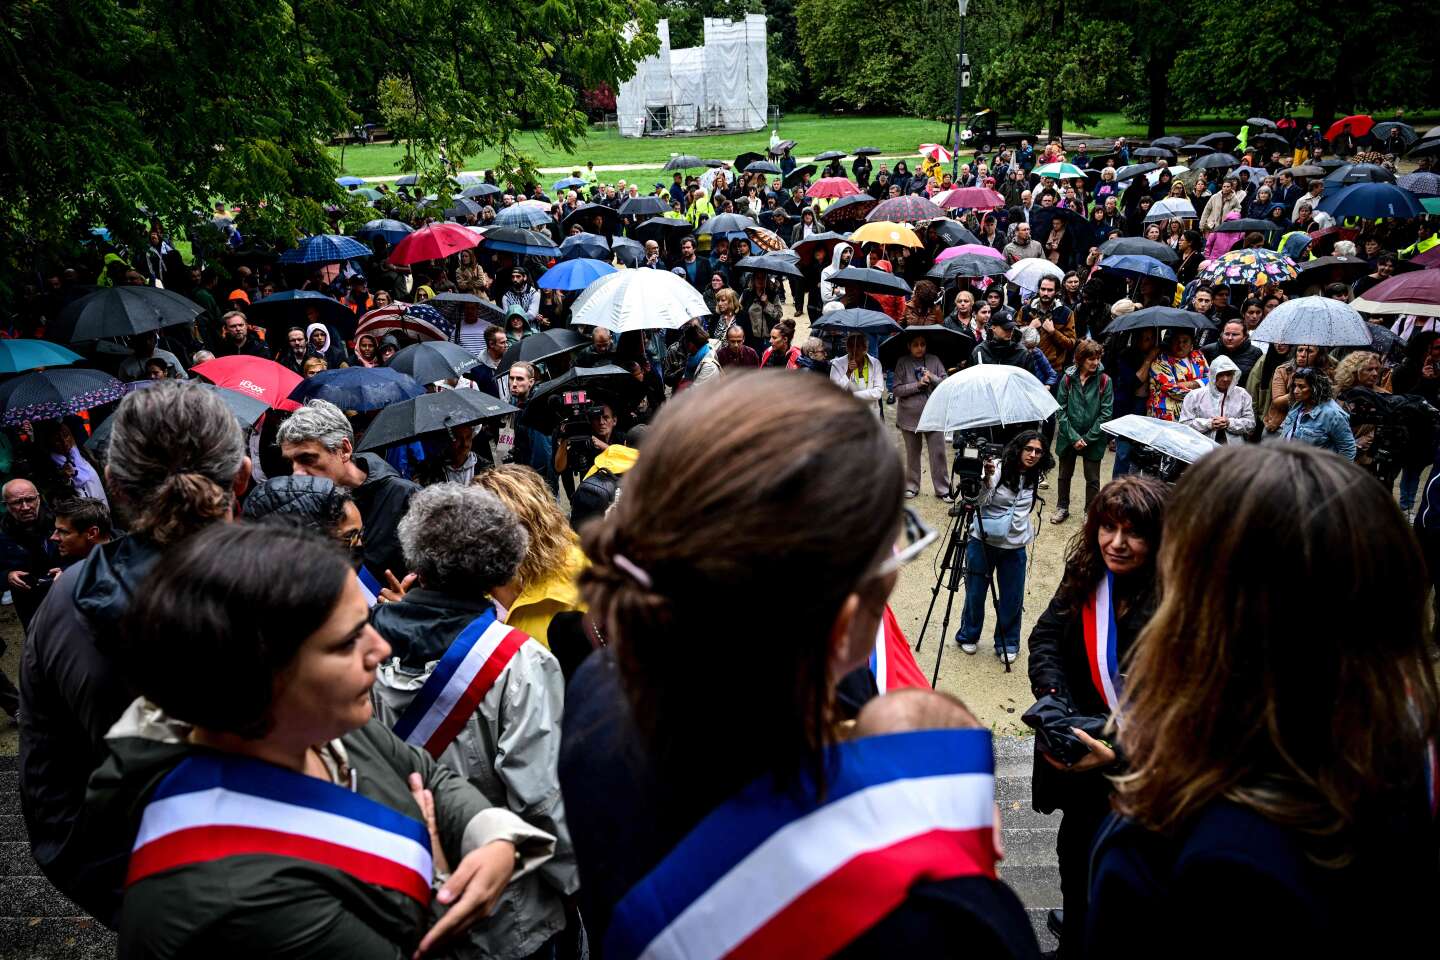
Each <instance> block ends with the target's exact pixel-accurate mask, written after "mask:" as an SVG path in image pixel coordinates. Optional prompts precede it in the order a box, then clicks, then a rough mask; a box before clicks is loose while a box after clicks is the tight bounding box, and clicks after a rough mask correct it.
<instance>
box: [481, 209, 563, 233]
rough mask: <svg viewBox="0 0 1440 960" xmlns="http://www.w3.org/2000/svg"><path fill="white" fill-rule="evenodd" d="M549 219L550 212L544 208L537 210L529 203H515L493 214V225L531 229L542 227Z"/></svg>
mask: <svg viewBox="0 0 1440 960" xmlns="http://www.w3.org/2000/svg"><path fill="white" fill-rule="evenodd" d="M550 220H551V217H550V214H549V213H547V212H546V211H544V210H537V209H536V208H535V207H532V206H530V205H529V204H520V203H517V204H515V205H513V206H509V207H506V208H505V209H503V210H501V211H500V212H499V213H497V214H495V226H497V227H518V228H519V229H521V230H531V229H533V228H535V227H543V226H544V225H545V224H547V223H549V222H550Z"/></svg>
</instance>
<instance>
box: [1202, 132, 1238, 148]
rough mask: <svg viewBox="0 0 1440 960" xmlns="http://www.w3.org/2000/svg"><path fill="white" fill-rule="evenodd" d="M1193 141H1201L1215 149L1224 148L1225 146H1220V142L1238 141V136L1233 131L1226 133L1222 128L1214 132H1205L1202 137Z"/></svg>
mask: <svg viewBox="0 0 1440 960" xmlns="http://www.w3.org/2000/svg"><path fill="white" fill-rule="evenodd" d="M1195 142H1196V143H1203V144H1205V145H1207V146H1211V147H1214V148H1215V149H1217V150H1224V149H1225V148H1224V147H1222V146H1221V144H1222V143H1239V142H1240V138H1239V137H1238V136H1236V135H1235V134H1233V133H1226V132H1225V131H1223V130H1222V131H1219V132H1216V133H1207V134H1205V136H1203V137H1198V138H1196V140H1195Z"/></svg>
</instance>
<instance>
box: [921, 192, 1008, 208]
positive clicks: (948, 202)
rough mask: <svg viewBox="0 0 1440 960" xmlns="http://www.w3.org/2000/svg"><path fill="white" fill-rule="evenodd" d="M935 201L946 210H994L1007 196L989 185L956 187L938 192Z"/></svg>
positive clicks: (1002, 203)
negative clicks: (1003, 195)
mask: <svg viewBox="0 0 1440 960" xmlns="http://www.w3.org/2000/svg"><path fill="white" fill-rule="evenodd" d="M935 203H936V205H938V206H940V207H942V208H943V209H945V210H994V209H995V208H996V207H1003V206H1005V198H1004V197H1002V196H1000V194H999V193H997V192H995V191H994V190H991V189H990V188H989V187H956V188H955V189H954V190H946V191H944V192H943V193H938V194H936V195H935Z"/></svg>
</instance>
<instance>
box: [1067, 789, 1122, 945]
mask: <svg viewBox="0 0 1440 960" xmlns="http://www.w3.org/2000/svg"><path fill="white" fill-rule="evenodd" d="M1109 813H1110V794H1109V792H1108V791H1107V792H1105V793H1103V794H1101V793H1092V792H1090V791H1085V792H1084V794H1083V795H1079V796H1076V797H1074V798H1073V799H1072V801H1071V802H1069V803H1067V804H1066V806H1065V809H1064V811H1063V813H1062V816H1061V820H1060V830H1059V833H1058V834H1057V836H1056V838H1055V854H1056V856H1057V857H1058V858H1059V860H1060V895H1061V897H1062V898H1063V900H1064V904H1065V926H1064V930H1063V933H1062V935H1061V937H1060V956H1061V957H1063V958H1064V960H1078V958H1080V957H1084V956H1085V920H1086V917H1087V916H1088V915H1089V913H1090V848H1091V846H1092V845H1093V844H1094V842H1095V834H1096V833H1098V832H1099V830H1100V824H1101V823H1103V822H1104V820H1105V817H1106V815H1108V814H1109Z"/></svg>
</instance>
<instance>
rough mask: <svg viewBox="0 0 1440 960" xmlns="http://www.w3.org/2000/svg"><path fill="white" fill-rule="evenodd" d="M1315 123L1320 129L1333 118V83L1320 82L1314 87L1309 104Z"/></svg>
mask: <svg viewBox="0 0 1440 960" xmlns="http://www.w3.org/2000/svg"><path fill="white" fill-rule="evenodd" d="M1310 109H1311V113H1312V114H1313V115H1314V120H1315V125H1316V126H1317V127H1319V128H1320V129H1321V130H1322V131H1323V130H1325V129H1326V128H1327V127H1329V126H1330V124H1331V123H1333V122H1334V120H1335V84H1334V83H1333V82H1329V83H1321V84H1320V85H1319V86H1318V87H1317V88H1316V89H1315V99H1314V102H1313V103H1312V104H1311V106H1310Z"/></svg>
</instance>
